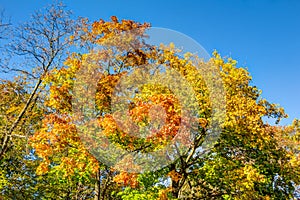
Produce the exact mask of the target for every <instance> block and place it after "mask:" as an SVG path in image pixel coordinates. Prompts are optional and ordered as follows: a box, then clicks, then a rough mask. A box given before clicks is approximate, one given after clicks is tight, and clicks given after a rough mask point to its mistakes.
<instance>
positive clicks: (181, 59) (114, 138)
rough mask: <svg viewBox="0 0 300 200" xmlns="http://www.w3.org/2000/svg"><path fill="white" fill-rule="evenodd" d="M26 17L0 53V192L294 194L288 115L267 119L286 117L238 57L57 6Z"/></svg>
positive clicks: (294, 152) (299, 163) (296, 176)
mask: <svg viewBox="0 0 300 200" xmlns="http://www.w3.org/2000/svg"><path fill="white" fill-rule="evenodd" d="M33 19H34V20H33V21H31V22H28V23H26V24H25V25H22V26H21V27H18V28H16V29H12V31H13V32H14V34H15V36H14V37H13V38H12V39H10V40H11V42H9V44H8V45H7V46H5V47H4V48H3V49H4V50H3V51H5V52H4V53H6V52H10V58H11V60H12V62H3V61H4V60H3V59H1V62H2V63H1V71H2V72H3V73H6V74H9V73H12V72H14V73H17V76H15V77H14V78H10V77H9V76H7V78H4V79H3V78H2V79H1V82H0V93H1V101H0V142H1V143H0V172H1V173H0V177H1V179H0V198H1V199H124V200H126V199H128V200H129V199H293V198H294V199H296V198H297V195H299V194H298V193H297V189H298V188H299V181H300V155H299V147H300V146H299V143H300V141H299V138H300V137H299V136H300V132H299V130H300V127H299V120H297V119H295V120H294V122H293V124H291V125H289V126H284V127H281V126H279V125H270V124H268V123H266V122H265V121H264V118H265V117H269V118H274V119H275V120H277V122H279V121H280V119H281V118H284V117H287V115H286V114H285V112H284V110H283V108H281V107H279V106H277V105H276V104H273V103H270V102H269V101H267V100H266V99H264V98H262V97H261V91H260V90H259V89H258V88H257V87H256V86H254V85H252V82H251V79H252V77H251V75H250V74H249V72H248V71H247V69H245V68H242V67H238V65H237V61H235V60H234V59H232V58H224V57H222V56H221V55H220V54H219V53H218V52H217V51H214V52H213V53H212V57H211V58H210V59H209V60H204V59H201V57H199V55H197V54H194V53H191V52H185V53H182V50H181V49H180V47H176V44H174V43H170V44H161V45H158V46H157V45H154V44H151V43H148V42H147V41H148V40H147V38H148V37H149V35H147V30H149V29H151V25H150V24H149V23H140V22H136V21H132V20H125V19H123V20H119V19H118V18H117V17H115V16H112V17H111V21H104V20H102V19H101V20H99V21H95V22H90V21H89V20H88V19H85V18H78V19H76V20H73V18H72V17H71V13H70V12H69V11H67V10H66V8H65V7H64V6H63V5H61V4H59V5H54V6H52V7H49V8H48V9H47V12H43V13H37V14H35V15H34V18H33ZM0 28H1V27H0ZM0 38H2V37H1V36H0ZM16 58H21V62H22V63H17V64H14V63H13V62H14V61H15V60H16ZM25 58H26V59H25ZM298 190H299V189H298Z"/></svg>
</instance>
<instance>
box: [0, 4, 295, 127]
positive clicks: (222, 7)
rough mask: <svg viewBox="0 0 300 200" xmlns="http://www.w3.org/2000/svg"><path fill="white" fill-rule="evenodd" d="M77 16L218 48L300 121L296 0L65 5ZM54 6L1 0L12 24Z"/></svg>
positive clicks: (254, 82) (1, 6)
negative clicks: (147, 27)
mask: <svg viewBox="0 0 300 200" xmlns="http://www.w3.org/2000/svg"><path fill="white" fill-rule="evenodd" d="M64 2H65V4H66V5H67V6H68V8H70V9H71V10H73V12H74V14H75V15H76V16H82V17H88V18H89V19H90V20H98V19H100V18H103V19H105V20H108V19H109V17H110V16H112V15H116V16H117V17H118V18H119V19H123V18H124V19H132V20H136V21H140V22H150V23H151V24H152V26H154V27H163V28H169V29H173V30H176V31H179V32H181V33H184V34H186V35H188V36H190V37H191V38H193V39H194V40H196V41H197V42H198V43H200V44H201V45H202V46H203V47H204V48H205V49H206V50H207V51H208V52H209V53H212V52H213V50H214V49H217V50H218V51H219V52H220V53H221V55H222V56H231V57H232V58H234V59H237V60H238V65H239V66H243V67H247V68H248V70H249V71H250V73H251V75H252V76H253V82H252V84H253V85H256V86H257V87H258V88H260V89H262V91H263V93H262V95H263V97H265V98H267V99H268V100H269V101H271V102H274V103H278V104H280V105H281V106H283V107H284V108H285V110H286V112H287V113H288V114H289V115H290V118H289V119H287V120H284V121H283V122H282V124H287V123H289V122H291V121H292V119H293V118H300V115H299V113H300V106H299V102H300V89H299V86H300V63H299V61H300V38H299V37H300V1H297V0H289V1H287V0H226V1H224V0H203V1H201V0H199V1H197V0H194V1H192V0H185V1H182V0H181V1H179V0H177V1H176V0H173V1H171V0H151V1H142V0H139V1H137V0H131V1H130V0H127V1H124V0H123V1H121V0H115V1H112V0H106V1H104V0H84V1H79V0H66V1H64ZM49 3H51V1H38V0H26V1H24V0H0V9H5V13H6V15H9V16H11V19H12V22H13V23H18V22H22V21H24V20H26V19H28V18H29V17H30V14H31V13H32V12H33V11H34V10H36V9H39V8H42V7H43V6H45V5H47V4H49Z"/></svg>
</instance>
